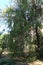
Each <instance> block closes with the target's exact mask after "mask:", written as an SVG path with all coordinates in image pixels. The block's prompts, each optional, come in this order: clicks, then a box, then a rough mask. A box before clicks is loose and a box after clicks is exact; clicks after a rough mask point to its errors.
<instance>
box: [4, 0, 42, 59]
mask: <svg viewBox="0 0 43 65" xmlns="http://www.w3.org/2000/svg"><path fill="white" fill-rule="evenodd" d="M32 1H33V0H32ZM18 4H19V9H18V10H14V9H13V8H8V9H7V10H6V12H5V14H6V15H8V16H7V23H8V27H9V29H11V31H10V34H9V36H8V37H7V38H6V39H8V48H9V49H10V51H12V52H14V54H16V53H18V54H17V55H19V56H22V53H23V52H24V48H25V46H26V47H27V45H28V46H29V45H31V44H34V43H35V44H36V46H37V48H38V45H39V44H40V40H39V39H40V34H39V33H40V31H39V29H40V27H41V22H40V21H39V20H38V19H39V18H40V14H41V13H39V12H41V10H40V9H41V8H40V6H36V4H35V3H34V2H31V4H32V6H30V4H27V0H25V1H24V0H22V2H21V0H18ZM26 11H28V13H27V14H26V13H25V12H26ZM26 16H28V20H27V19H26ZM31 31H35V32H34V33H35V35H34V33H33V35H34V36H35V39H34V36H33V37H32V34H31ZM32 39H33V41H32ZM31 48H33V47H32V45H31ZM38 49H39V48H38ZM35 51H36V50H35ZM29 52H30V51H29ZM32 53H33V54H32ZM30 54H31V55H30V56H31V58H30V59H33V58H34V56H35V58H36V55H35V54H34V52H33V50H32V51H31V53H30ZM33 55H34V56H33Z"/></svg>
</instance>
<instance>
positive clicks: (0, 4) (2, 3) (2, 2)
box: [0, 0, 10, 9]
mask: <svg viewBox="0 0 43 65" xmlns="http://www.w3.org/2000/svg"><path fill="white" fill-rule="evenodd" d="M9 3H10V0H0V8H1V9H4V8H5V7H6V6H7V5H8V4H9Z"/></svg>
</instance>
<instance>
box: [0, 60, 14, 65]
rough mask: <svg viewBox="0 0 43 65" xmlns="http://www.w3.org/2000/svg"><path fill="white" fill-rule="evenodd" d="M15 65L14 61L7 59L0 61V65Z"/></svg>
mask: <svg viewBox="0 0 43 65" xmlns="http://www.w3.org/2000/svg"><path fill="white" fill-rule="evenodd" d="M4 64H6V65H15V62H14V60H9V59H1V60H0V65H4Z"/></svg>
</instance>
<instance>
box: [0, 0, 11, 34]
mask: <svg viewBox="0 0 43 65" xmlns="http://www.w3.org/2000/svg"><path fill="white" fill-rule="evenodd" d="M10 2H11V0H0V9H2V10H3V9H4V8H5V7H7V6H8V5H9V4H10ZM4 30H5V31H4ZM7 31H8V28H7V25H6V22H5V21H4V20H3V19H2V18H0V33H7Z"/></svg>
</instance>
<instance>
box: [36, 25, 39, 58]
mask: <svg viewBox="0 0 43 65" xmlns="http://www.w3.org/2000/svg"><path fill="white" fill-rule="evenodd" d="M36 40H37V53H38V58H39V52H40V41H39V34H38V27H37V25H36Z"/></svg>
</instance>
